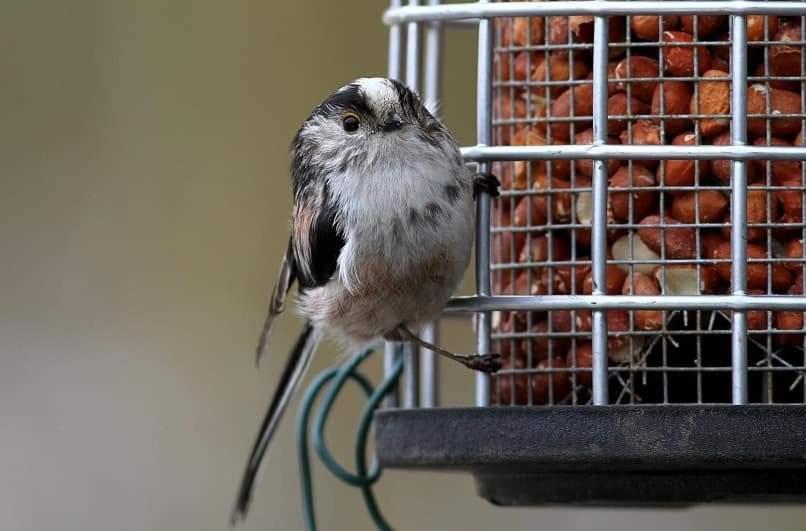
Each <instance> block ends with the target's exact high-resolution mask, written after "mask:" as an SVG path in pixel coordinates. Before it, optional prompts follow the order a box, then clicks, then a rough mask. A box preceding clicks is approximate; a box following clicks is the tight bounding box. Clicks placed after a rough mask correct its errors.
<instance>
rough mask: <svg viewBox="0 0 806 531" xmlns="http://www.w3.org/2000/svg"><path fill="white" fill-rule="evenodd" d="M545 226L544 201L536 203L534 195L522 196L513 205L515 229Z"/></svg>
mask: <svg viewBox="0 0 806 531" xmlns="http://www.w3.org/2000/svg"><path fill="white" fill-rule="evenodd" d="M545 224H546V205H545V200H543V201H538V197H537V196H536V195H526V196H523V197H522V198H521V199H520V200H519V201H518V203H517V205H515V211H514V212H513V213H512V225H513V226H515V227H533V226H535V225H545ZM521 234H523V233H521ZM524 241H525V237H524ZM521 243H523V242H521ZM519 252H520V251H519ZM516 256H517V255H516Z"/></svg>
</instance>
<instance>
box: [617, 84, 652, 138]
mask: <svg viewBox="0 0 806 531" xmlns="http://www.w3.org/2000/svg"><path fill="white" fill-rule="evenodd" d="M649 109H650V107H649V105H648V104H646V103H644V102H642V101H641V100H639V99H638V98H634V97H633V98H628V97H627V95H626V94H624V93H623V92H618V93H616V94H613V95H612V96H610V97H609V98H608V99H607V116H608V117H615V116H621V117H622V118H610V120H608V121H607V131H608V133H610V134H613V135H618V134H619V133H621V132H622V131H624V130H625V129H627V122H628V121H629V117H631V116H634V115H636V114H639V115H640V114H648V113H649Z"/></svg>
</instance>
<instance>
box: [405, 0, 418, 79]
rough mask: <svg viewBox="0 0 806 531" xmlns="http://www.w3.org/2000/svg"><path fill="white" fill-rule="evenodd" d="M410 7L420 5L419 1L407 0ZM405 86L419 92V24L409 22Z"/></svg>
mask: <svg viewBox="0 0 806 531" xmlns="http://www.w3.org/2000/svg"><path fill="white" fill-rule="evenodd" d="M408 5H410V6H418V5H420V1H419V0H409V4H408ZM406 85H408V86H409V88H410V89H411V90H413V91H414V92H418V93H419V91H420V23H419V22H409V24H408V31H407V34H406Z"/></svg>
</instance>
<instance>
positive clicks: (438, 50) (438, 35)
mask: <svg viewBox="0 0 806 531" xmlns="http://www.w3.org/2000/svg"><path fill="white" fill-rule="evenodd" d="M428 4H429V5H432V6H436V5H439V0H429V2H428ZM441 85H442V23H440V22H429V23H428V25H427V26H426V28H425V80H424V86H423V101H424V102H425V107H426V109H428V110H429V111H431V113H432V114H434V115H435V116H438V115H439V112H438V106H439V98H440V87H441Z"/></svg>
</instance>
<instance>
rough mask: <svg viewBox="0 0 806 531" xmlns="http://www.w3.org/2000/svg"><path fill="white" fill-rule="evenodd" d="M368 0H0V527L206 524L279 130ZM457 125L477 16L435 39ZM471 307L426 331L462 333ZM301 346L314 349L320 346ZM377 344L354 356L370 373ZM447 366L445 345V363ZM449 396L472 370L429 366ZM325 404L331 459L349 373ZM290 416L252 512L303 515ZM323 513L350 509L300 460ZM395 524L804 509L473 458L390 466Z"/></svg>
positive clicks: (330, 80) (287, 129) (755, 522)
mask: <svg viewBox="0 0 806 531" xmlns="http://www.w3.org/2000/svg"><path fill="white" fill-rule="evenodd" d="M383 8H384V4H383V3H381V2H367V1H360V0H343V1H340V2H318V1H314V0H304V1H293V2H292V1H288V2H269V1H266V0H263V1H247V0H232V1H229V2H219V1H210V0H206V1H202V0H196V1H192V2H191V1H187V0H173V1H169V2H157V1H145V0H139V1H138V0H118V1H105V2H102V1H96V2H91V1H86V0H76V1H72V2H64V1H56V0H49V1H48V0H6V1H5V2H3V3H2V6H0V50H2V51H0V72H2V74H0V75H2V81H1V82H0V117H1V118H0V119H2V125H0V164H1V166H0V179H1V181H0V183H1V186H0V215H1V216H2V223H0V272H2V274H0V294H2V306H0V338H2V339H0V419H2V421H1V422H2V424H1V425H0V426H2V428H1V429H0V530H3V531H49V530H75V531H113V530H114V531H117V530H144V531H162V530H172V531H190V530H193V531H200V530H222V529H225V528H226V522H227V518H228V513H229V509H230V507H231V503H232V501H233V496H234V494H235V489H236V484H237V481H238V479H239V476H240V474H241V471H242V467H243V464H244V459H245V457H246V455H247V452H248V450H249V448H250V445H251V444H252V438H253V436H254V434H255V430H256V429H257V426H258V424H259V422H260V420H261V417H262V415H263V408H264V407H265V405H266V402H267V400H268V398H269V396H270V394H271V391H272V386H273V385H274V380H275V375H276V373H277V371H278V370H279V367H280V364H281V363H282V358H283V355H284V353H285V352H284V351H285V350H286V349H287V347H288V346H289V344H290V342H291V341H292V338H293V335H294V333H295V330H296V326H297V324H298V323H297V320H296V318H295V317H293V316H289V317H286V318H285V319H284V320H283V321H282V322H281V325H280V327H279V329H278V330H277V333H276V337H275V338H274V342H273V352H275V353H276V354H277V355H276V356H271V357H270V359H269V360H268V362H267V363H266V364H265V365H264V367H263V368H262V369H261V370H259V371H258V370H255V369H254V366H253V362H252V349H253V346H254V342H255V338H256V336H257V333H258V329H259V327H260V323H261V320H262V317H263V312H264V306H265V302H266V298H267V296H266V294H267V291H268V290H269V288H270V285H271V282H272V281H273V278H274V274H275V271H276V266H277V263H278V258H279V256H280V254H281V252H282V250H283V248H284V246H285V238H286V236H285V233H286V227H287V220H288V211H289V205H290V193H289V184H288V177H287V171H286V168H287V164H288V160H287V151H286V148H287V145H288V143H289V140H290V138H291V136H292V135H293V133H294V131H295V128H296V126H297V125H298V124H299V122H300V121H301V120H302V119H303V118H304V117H305V116H306V115H307V113H308V112H309V111H310V109H311V108H312V106H313V105H314V104H315V103H316V102H317V101H318V100H319V99H320V98H321V97H322V96H324V95H325V94H326V93H327V92H328V91H330V90H332V89H334V88H335V87H337V86H339V85H340V84H342V83H343V82H345V81H347V80H349V79H350V78H353V77H357V76H359V75H378V74H384V73H385V71H386V64H385V62H386V43H387V41H386V30H385V29H384V27H383V26H382V25H381V23H380V15H381V13H382V11H383ZM447 44H448V45H447V49H446V54H447V62H446V65H447V66H446V74H447V77H449V80H448V82H447V83H446V97H445V98H444V100H445V103H444V106H443V107H444V111H445V113H446V120H447V122H448V124H449V125H450V126H451V127H452V128H453V129H454V130H455V131H456V132H457V134H458V136H459V138H460V139H461V140H462V141H463V142H464V143H468V142H471V141H472V135H473V120H474V117H473V104H472V101H471V98H472V95H473V94H472V93H473V87H474V85H473V83H474V74H473V67H474V57H473V54H474V46H475V43H474V38H473V34H472V33H471V32H461V31H460V32H458V33H457V32H452V33H451V34H450V35H449V36H448V43H447ZM469 330H470V329H469V326H468V324H467V323H451V324H450V325H449V327H448V329H447V332H446V340H447V342H448V343H449V344H451V345H453V346H455V347H456V348H461V347H462V346H466V345H469V335H468V332H469ZM321 354H322V355H320V356H319V358H318V360H317V365H316V367H315V368H314V370H318V369H322V368H323V367H325V366H326V365H327V364H328V363H329V362H330V361H331V360H332V355H333V353H332V351H327V352H322V353H321ZM378 369H379V364H378V363H377V360H375V361H373V362H372V363H371V364H370V367H369V368H368V372H369V373H370V374H373V375H377V374H378ZM443 369H445V368H443ZM443 378H444V383H445V388H444V389H443V396H444V399H445V402H446V403H448V404H467V403H470V400H471V396H472V387H471V380H472V379H471V378H470V377H469V375H468V374H467V373H465V372H464V371H462V370H456V368H455V367H451V368H450V370H447V371H446V370H443ZM346 398H347V400H345V402H344V403H343V404H342V406H343V407H342V409H341V412H340V413H339V416H340V418H339V419H337V420H335V421H334V422H332V426H333V427H334V430H333V433H332V435H331V441H332V443H333V446H334V447H335V448H336V451H337V452H338V454H339V455H341V456H344V457H345V459H347V460H348V462H350V456H351V455H352V453H351V438H352V434H353V422H354V420H355V418H356V416H357V415H356V413H354V411H355V409H356V407H357V404H358V395H357V393H354V392H352V391H351V394H349V395H348V397H346ZM291 431H292V430H291V423H290V422H286V423H285V424H284V425H283V429H282V430H281V431H280V433H279V437H278V440H277V444H276V445H275V447H274V448H273V449H272V452H271V462H270V470H269V471H268V472H267V473H266V474H265V475H264V481H263V483H262V484H261V486H260V488H259V490H258V492H257V495H256V499H255V503H254V510H253V512H252V514H251V518H250V519H249V521H248V525H247V526H246V527H247V529H254V530H258V529H270V530H295V529H300V528H301V525H302V521H301V518H300V506H299V505H300V504H299V495H298V480H297V469H296V456H295V453H294V450H293V440H292V433H291ZM316 474H317V478H316V486H315V488H316V492H317V494H318V497H317V500H318V509H319V519H320V523H321V528H322V529H335V530H368V529H371V525H370V522H369V519H368V517H367V516H366V515H365V513H364V510H363V505H362V503H361V500H360V496H359V494H358V492H357V491H354V490H353V489H350V488H347V487H344V486H342V485H341V484H339V483H337V482H336V481H335V480H333V479H331V478H330V477H329V476H327V475H325V474H323V473H322V470H321V468H320V467H318V466H317V468H316ZM378 495H379V498H380V503H381V505H382V507H383V508H384V510H385V511H386V513H387V515H388V516H389V518H390V520H391V522H393V523H394V524H395V525H396V526H397V527H396V528H398V529H403V530H407V529H417V530H421V529H424V530H479V531H481V530H492V529H513V530H514V529H519V530H531V529H541V530H574V529H579V530H587V529H596V530H614V531H623V530H631V529H634V530H642V529H649V528H651V529H653V531H664V530H673V529H708V530H717V529H725V530H728V529H731V530H755V529H762V528H764V529H772V528H774V529H781V530H784V529H793V530H794V529H802V528H804V526H806V524H803V523H802V522H803V519H804V517H806V510H803V509H797V508H776V509H774V510H773V509H760V508H753V507H746V508H733V507H732V508H722V507H706V508H698V509H693V510H687V511H650V510H642V511H626V510H612V511H594V510H566V509H561V508H560V509H500V508H495V507H492V506H490V505H488V504H486V503H485V502H483V501H481V500H480V499H478V498H477V497H476V496H475V493H474V486H473V483H472V481H471V479H470V478H469V477H465V476H461V475H455V476H453V475H429V474H425V473H404V472H397V471H393V472H388V473H386V474H385V475H384V477H383V481H382V482H381V485H380V487H379V489H378Z"/></svg>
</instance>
